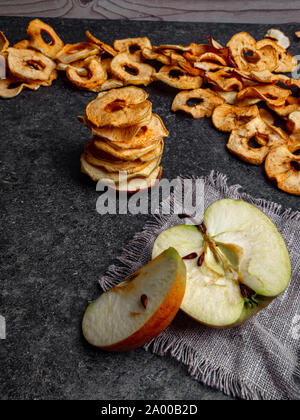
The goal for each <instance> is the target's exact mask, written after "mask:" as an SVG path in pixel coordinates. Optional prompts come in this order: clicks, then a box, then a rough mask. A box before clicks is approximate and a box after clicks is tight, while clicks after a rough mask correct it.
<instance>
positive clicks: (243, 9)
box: [0, 0, 300, 24]
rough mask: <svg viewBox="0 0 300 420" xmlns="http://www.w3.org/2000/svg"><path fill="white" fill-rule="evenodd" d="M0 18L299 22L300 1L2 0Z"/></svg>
mask: <svg viewBox="0 0 300 420" xmlns="http://www.w3.org/2000/svg"><path fill="white" fill-rule="evenodd" d="M0 15H2V16H13V15H15V16H41V17H74V18H94V19H133V20H167V21H190V22H192V21H195V22H197V21H198V22H236V23H239V22H244V23H299V24H300V3H299V0H289V1H285V2H282V1H281V0H265V1H261V0H252V1H240V0H231V1H225V0H216V1H213V0H185V1H182V0H166V1H162V0H151V2H149V0H3V1H1V3H0Z"/></svg>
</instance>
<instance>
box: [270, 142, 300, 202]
mask: <svg viewBox="0 0 300 420" xmlns="http://www.w3.org/2000/svg"><path fill="white" fill-rule="evenodd" d="M299 150H300V144H296V145H292V146H289V147H288V146H287V145H283V146H280V147H276V148H273V149H272V150H271V151H270V153H269V154H268V157H267V159H266V163H265V169H266V173H267V175H268V177H269V178H270V179H271V180H273V181H276V182H277V185H278V188H279V189H281V190H282V191H285V192H287V193H288V194H294V195H300V157H299V155H298V154H295V152H298V151H299Z"/></svg>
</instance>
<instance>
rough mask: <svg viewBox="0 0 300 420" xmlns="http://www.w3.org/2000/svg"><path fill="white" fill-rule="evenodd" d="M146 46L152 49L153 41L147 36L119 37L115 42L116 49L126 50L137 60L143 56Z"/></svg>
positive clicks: (119, 50)
mask: <svg viewBox="0 0 300 420" xmlns="http://www.w3.org/2000/svg"><path fill="white" fill-rule="evenodd" d="M144 48H148V49H152V45H151V41H150V39H149V38H147V37H141V38H127V39H118V40H116V41H115V42H114V49H115V50H116V51H118V52H126V53H127V54H130V55H131V56H133V57H135V58H136V59H137V60H139V58H140V57H141V54H142V50H143V49H144Z"/></svg>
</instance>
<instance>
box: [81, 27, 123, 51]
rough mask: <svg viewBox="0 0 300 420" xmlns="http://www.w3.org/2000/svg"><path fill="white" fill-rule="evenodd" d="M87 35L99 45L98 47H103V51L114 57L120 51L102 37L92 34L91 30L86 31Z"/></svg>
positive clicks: (93, 42) (92, 41)
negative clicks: (102, 39) (101, 39)
mask: <svg viewBox="0 0 300 420" xmlns="http://www.w3.org/2000/svg"><path fill="white" fill-rule="evenodd" d="M85 36H86V37H87V39H88V40H89V41H90V42H91V43H92V44H95V45H97V46H98V47H100V48H101V50H102V51H105V52H106V53H107V54H109V55H111V56H112V57H115V56H116V55H117V54H118V52H117V51H116V50H115V49H114V48H113V47H111V46H110V45H107V44H105V43H104V42H102V41H100V39H98V38H96V37H95V36H94V35H92V34H91V33H90V31H86V32H85Z"/></svg>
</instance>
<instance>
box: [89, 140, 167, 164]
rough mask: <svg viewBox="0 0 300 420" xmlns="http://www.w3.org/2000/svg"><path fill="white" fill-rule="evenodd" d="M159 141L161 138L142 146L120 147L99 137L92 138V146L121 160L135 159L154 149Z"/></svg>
mask: <svg viewBox="0 0 300 420" xmlns="http://www.w3.org/2000/svg"><path fill="white" fill-rule="evenodd" d="M161 142H162V140H157V141H156V142H153V143H150V144H149V145H148V146H146V147H144V148H136V149H134V148H128V149H124V148H123V149H121V148H119V147H116V146H115V145H114V144H113V143H110V142H107V141H106V140H105V139H102V138H100V137H96V138H94V146H95V147H96V148H98V149H99V150H102V151H103V152H105V153H108V154H109V155H111V156H113V157H114V158H116V159H121V160H137V159H139V158H140V157H141V156H143V155H146V154H147V153H149V152H151V151H152V150H154V149H156V148H157V147H158V146H159V145H160V143H161Z"/></svg>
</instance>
